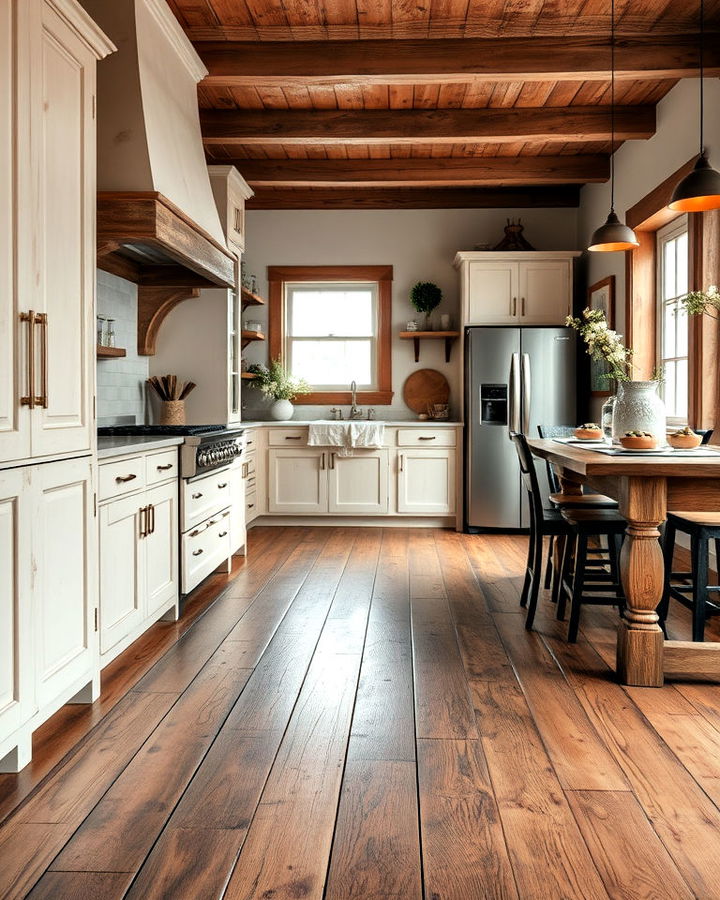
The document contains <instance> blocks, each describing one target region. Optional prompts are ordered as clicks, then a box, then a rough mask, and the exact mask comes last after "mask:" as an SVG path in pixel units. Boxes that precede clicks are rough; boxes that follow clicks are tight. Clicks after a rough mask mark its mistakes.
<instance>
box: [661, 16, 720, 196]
mask: <svg viewBox="0 0 720 900" xmlns="http://www.w3.org/2000/svg"><path fill="white" fill-rule="evenodd" d="M704 52H705V3H704V0H700V79H699V81H700V122H699V125H700V129H699V130H700V156H699V157H698V161H697V162H696V163H695V168H694V169H693V170H692V172H690V174H689V175H686V176H685V177H684V178H683V179H682V180H681V181H680V182H678V184H677V186H676V187H675V190H674V191H673V195H672V198H671V200H670V203H668V207H669V208H670V209H673V210H676V211H679V212H700V211H701V210H705V209H718V208H720V172H718V171H717V169H713V168H712V166H711V165H710V163H709V162H708V158H707V154H706V150H705V142H704V134H703V131H704V124H705V123H704V118H705V103H704V101H705V94H704V90H703V88H704V75H705V72H704Z"/></svg>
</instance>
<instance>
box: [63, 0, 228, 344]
mask: <svg viewBox="0 0 720 900" xmlns="http://www.w3.org/2000/svg"><path fill="white" fill-rule="evenodd" d="M81 2H82V5H83V6H84V7H85V9H86V10H87V12H88V13H89V14H90V15H91V16H92V17H93V19H94V20H95V21H96V22H97V23H98V24H99V25H100V27H101V28H103V30H105V32H106V33H107V34H108V35H109V36H110V37H111V38H112V40H113V41H114V43H115V44H116V46H117V48H118V52H117V53H114V54H113V55H112V56H111V57H109V58H108V60H107V62H108V63H109V65H100V66H98V87H97V115H98V215H97V239H98V262H97V264H98V267H99V268H101V269H104V270H105V271H108V272H112V273H114V274H116V275H120V276H121V277H123V278H127V279H129V280H131V281H134V282H136V283H137V284H138V302H139V322H138V351H139V352H140V353H144V354H152V353H154V352H155V349H154V345H155V337H156V334H157V329H158V327H159V325H160V323H161V322H162V320H163V318H164V317H165V316H166V315H167V313H168V312H169V311H170V310H171V309H172V308H173V306H174V305H175V304H176V303H178V302H180V300H183V299H186V298H189V297H197V296H198V295H199V292H200V288H203V287H217V286H221V287H234V285H235V279H236V273H235V269H236V260H235V257H234V255H233V254H231V253H230V251H229V250H228V249H227V245H226V243H225V237H224V235H223V230H222V226H221V224H220V218H219V215H218V212H217V208H216V206H215V201H214V198H213V194H212V189H211V187H210V179H209V176H208V171H207V166H206V163H205V154H204V150H203V144H202V136H201V132H200V121H199V114H198V104H197V83H198V81H200V80H201V79H202V78H204V77H205V75H206V74H207V71H206V69H205V67H204V66H203V64H202V62H201V61H200V58H199V57H198V55H197V54H196V52H195V50H194V48H193V46H192V44H191V43H190V41H189V40H188V39H187V38H186V36H185V34H184V33H183V31H182V29H181V27H180V25H179V24H178V22H177V20H176V19H175V17H174V15H173V14H172V12H171V10H170V8H169V7H168V5H167V3H166V2H165V0H112V2H108V0H81Z"/></svg>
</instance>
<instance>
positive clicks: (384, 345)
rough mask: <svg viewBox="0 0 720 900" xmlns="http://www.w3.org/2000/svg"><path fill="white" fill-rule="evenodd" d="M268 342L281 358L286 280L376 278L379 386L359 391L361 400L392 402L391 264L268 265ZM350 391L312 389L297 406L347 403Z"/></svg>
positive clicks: (296, 401)
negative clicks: (371, 389) (374, 388)
mask: <svg viewBox="0 0 720 900" xmlns="http://www.w3.org/2000/svg"><path fill="white" fill-rule="evenodd" d="M267 274H268V289H269V295H268V344H269V351H270V359H282V358H283V353H284V348H285V317H284V316H283V289H284V284H285V282H287V281H290V282H296V281H376V282H377V283H378V333H377V365H378V372H377V376H378V388H377V390H375V391H358V392H357V400H358V403H365V404H368V405H370V406H389V405H390V404H391V403H392V398H393V390H392V280H393V267H392V266H268V270H267ZM350 402H351V394H350V390H349V387H348V390H347V391H313V392H312V393H310V394H301V395H300V396H298V397H296V398H295V399H294V400H293V403H294V404H295V405H296V406H301V405H305V406H310V405H312V406H324V405H326V404H332V403H336V404H339V405H348V404H349V403H350Z"/></svg>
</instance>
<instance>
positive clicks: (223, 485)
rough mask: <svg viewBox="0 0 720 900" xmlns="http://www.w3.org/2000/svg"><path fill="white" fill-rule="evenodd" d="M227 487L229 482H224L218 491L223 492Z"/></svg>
mask: <svg viewBox="0 0 720 900" xmlns="http://www.w3.org/2000/svg"><path fill="white" fill-rule="evenodd" d="M227 486H228V483H227V481H223V482H221V483H220V484H219V485H218V490H219V491H223V490H225V488H226V487H227Z"/></svg>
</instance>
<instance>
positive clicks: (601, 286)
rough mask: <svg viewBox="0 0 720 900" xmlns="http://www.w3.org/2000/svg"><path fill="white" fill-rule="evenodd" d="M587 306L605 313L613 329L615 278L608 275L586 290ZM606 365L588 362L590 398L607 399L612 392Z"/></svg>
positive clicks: (594, 361) (599, 362)
mask: <svg viewBox="0 0 720 900" xmlns="http://www.w3.org/2000/svg"><path fill="white" fill-rule="evenodd" d="M587 305H588V306H589V307H590V309H601V310H602V311H603V312H604V313H605V318H606V319H607V323H608V327H609V328H615V276H614V275H608V277H607V278H603V279H602V280H601V281H596V282H595V284H591V285H590V287H589V288H588V299H587ZM607 371H608V365H607V363H605V362H602V361H600V360H595V359H592V360H590V396H591V397H609V396H610V394H611V393H612V392H613V391H612V388H613V382H612V381H610V379H609V378H605V377H604V375H605V374H606V373H607Z"/></svg>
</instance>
